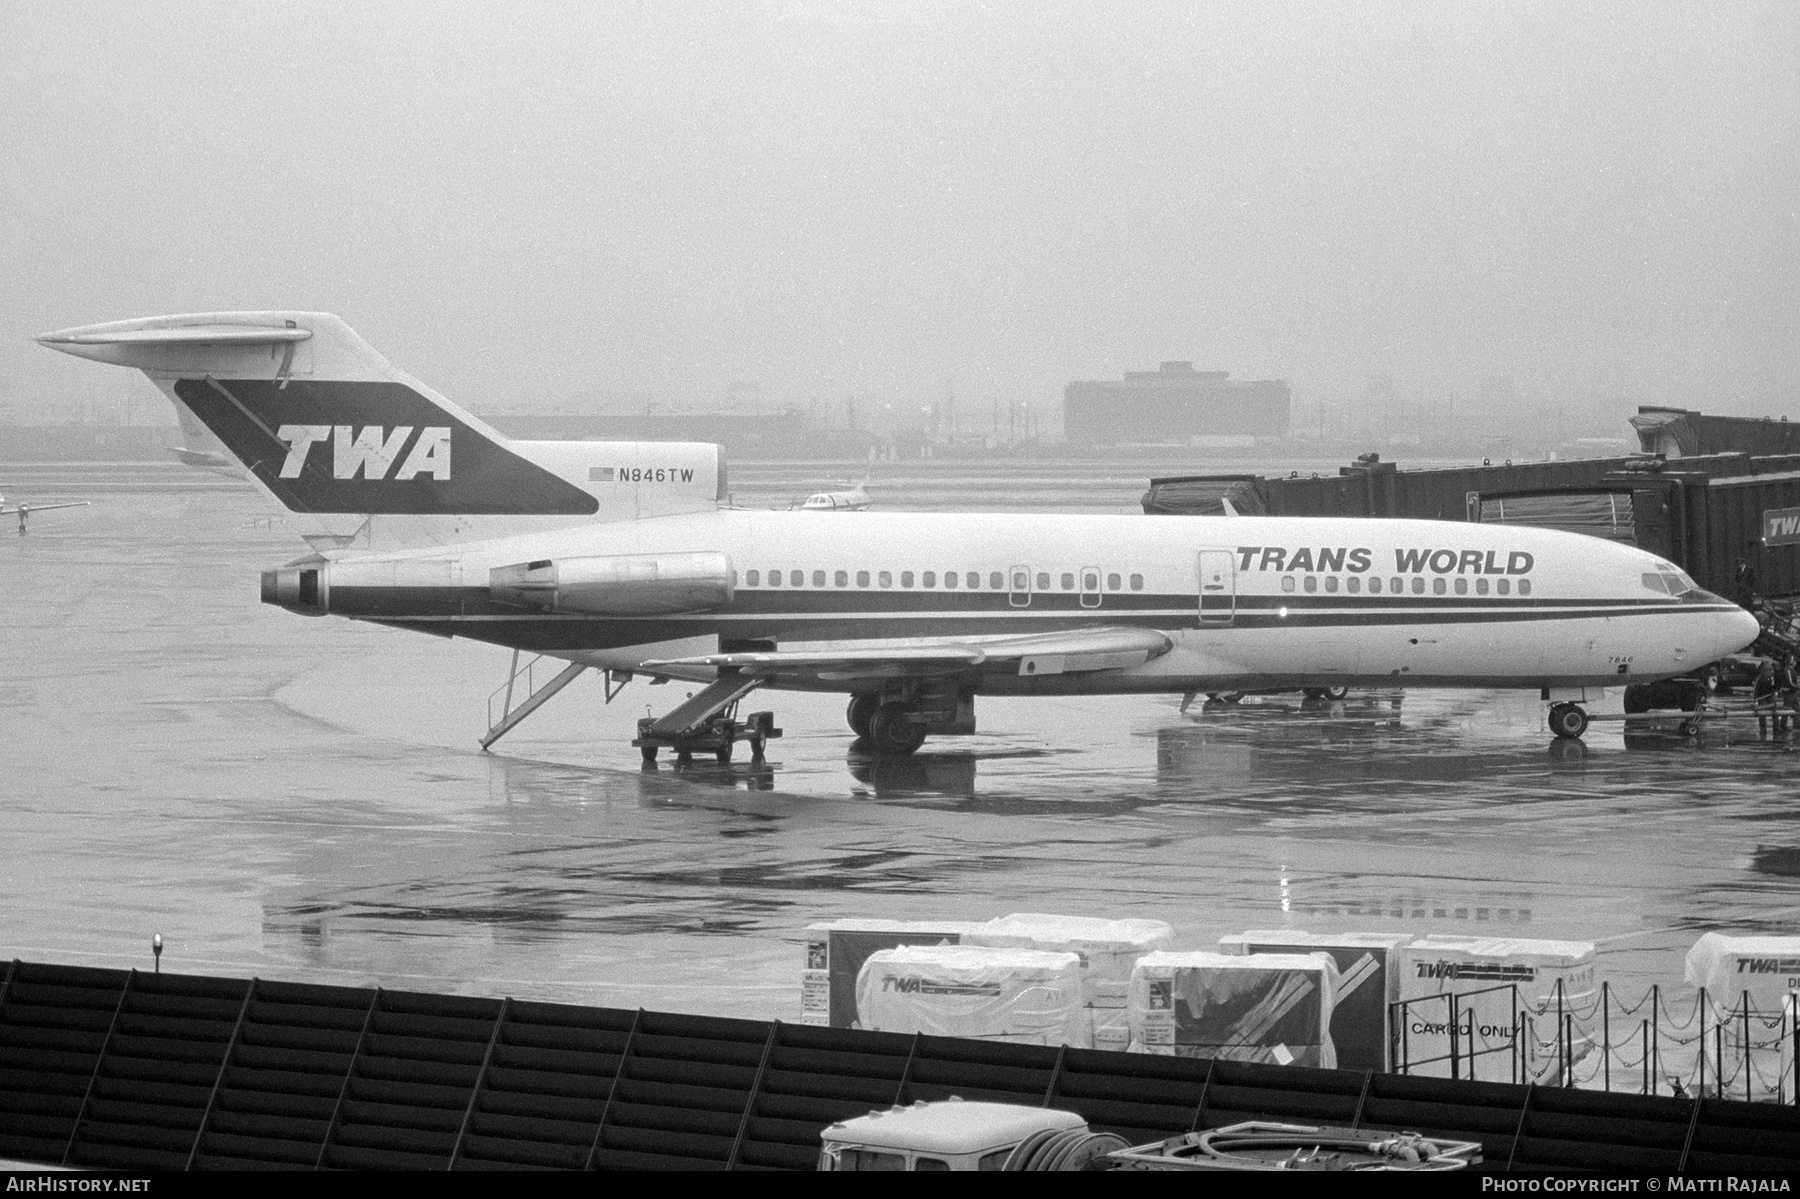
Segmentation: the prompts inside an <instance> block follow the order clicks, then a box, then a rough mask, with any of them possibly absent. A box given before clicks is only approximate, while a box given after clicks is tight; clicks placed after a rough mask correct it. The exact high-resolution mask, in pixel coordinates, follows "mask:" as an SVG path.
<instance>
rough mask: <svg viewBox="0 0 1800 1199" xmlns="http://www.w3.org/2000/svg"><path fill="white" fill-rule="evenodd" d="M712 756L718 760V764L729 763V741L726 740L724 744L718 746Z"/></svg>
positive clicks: (725, 764)
mask: <svg viewBox="0 0 1800 1199" xmlns="http://www.w3.org/2000/svg"><path fill="white" fill-rule="evenodd" d="M713 756H714V757H715V758H717V759H718V760H719V765H721V766H729V765H731V742H729V741H727V742H726V743H725V744H723V745H721V746H719V748H718V750H717V751H716V752H715V753H714V754H713Z"/></svg>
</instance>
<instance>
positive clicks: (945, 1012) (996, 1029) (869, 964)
mask: <svg viewBox="0 0 1800 1199" xmlns="http://www.w3.org/2000/svg"><path fill="white" fill-rule="evenodd" d="M856 1012H857V1018H858V1020H859V1021H860V1023H861V1024H862V1026H863V1027H864V1028H868V1029H874V1030H877V1031H880V1032H902V1033H907V1032H917V1033H924V1034H926V1035H927V1036H934V1037H974V1038H976V1039H978V1040H984V1041H1011V1042H1013V1043H1015V1044H1020V1045H1080V1044H1081V1043H1082V1042H1083V1040H1084V1039H1085V1036H1086V1019H1085V1013H1084V1012H1083V1010H1082V1006H1081V959H1080V958H1078V957H1076V956H1075V955H1074V954H1072V953H1044V952H1042V951H1040V950H1036V949H992V948H987V947H983V946H975V945H902V946H901V947H899V948H898V949H882V950H878V951H876V952H875V953H872V954H870V955H869V960H868V961H866V962H864V963H863V967H862V973H861V976H860V977H858V979H857V980H856Z"/></svg>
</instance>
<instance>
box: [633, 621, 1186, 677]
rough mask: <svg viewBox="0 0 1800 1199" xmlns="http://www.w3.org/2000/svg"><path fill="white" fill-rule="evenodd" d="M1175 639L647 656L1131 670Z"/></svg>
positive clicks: (1105, 632) (819, 669) (697, 663)
mask: <svg viewBox="0 0 1800 1199" xmlns="http://www.w3.org/2000/svg"><path fill="white" fill-rule="evenodd" d="M1173 644H1174V643H1173V642H1172V641H1170V639H1169V636H1168V634H1166V633H1159V632H1157V631H1156V630H1155V629H1123V628H1098V629H1075V630H1071V631H1068V632H1060V633H1029V634H1025V635H1023V636H1017V637H995V638H990V639H986V640H969V639H950V638H946V639H943V640H941V641H925V642H918V641H913V642H908V643H906V644H903V645H887V646H881V645H845V646H830V647H822V648H818V649H804V650H769V651H764V652H756V653H729V654H704V655H701V656H699V657H694V658H671V659H667V660H660V661H653V662H645V663H644V667H645V669H654V668H656V667H674V668H690V669H691V668H693V667H707V666H710V667H714V668H716V669H721V670H724V669H729V670H737V671H741V672H743V673H745V674H752V675H770V674H814V675H818V676H819V677H820V678H826V679H849V678H858V677H867V676H869V675H878V674H884V673H898V672H901V671H905V672H908V673H953V672H957V671H966V670H973V669H976V668H978V667H982V666H985V665H988V664H990V663H991V664H1006V663H1011V662H1017V663H1018V667H1017V669H1018V673H1020V674H1022V675H1034V676H1035V675H1044V674H1077V673H1082V672H1086V671H1095V670H1128V669H1130V668H1131V667H1133V666H1141V665H1143V664H1144V663H1145V662H1147V661H1149V660H1150V659H1151V658H1156V657H1160V656H1162V655H1163V654H1165V653H1167V652H1169V649H1170V648H1171V646H1172V645H1173Z"/></svg>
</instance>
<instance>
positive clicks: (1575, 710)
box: [1550, 704, 1588, 739]
mask: <svg viewBox="0 0 1800 1199" xmlns="http://www.w3.org/2000/svg"><path fill="white" fill-rule="evenodd" d="M1587 726H1588V718H1587V713H1586V712H1584V711H1582V710H1581V707H1580V705H1578V704H1552V705H1551V707H1550V731H1551V732H1553V733H1555V734H1556V735H1557V736H1558V737H1565V738H1571V739H1572V738H1575V737H1579V736H1581V734H1583V733H1585V732H1587Z"/></svg>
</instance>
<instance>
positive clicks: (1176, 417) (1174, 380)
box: [1063, 362, 1293, 446]
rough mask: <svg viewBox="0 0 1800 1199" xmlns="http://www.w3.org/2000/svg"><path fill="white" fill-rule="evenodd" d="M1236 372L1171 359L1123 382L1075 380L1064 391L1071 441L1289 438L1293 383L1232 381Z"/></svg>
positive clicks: (1224, 442) (1228, 442) (1222, 442)
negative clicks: (1231, 374) (1204, 368)
mask: <svg viewBox="0 0 1800 1199" xmlns="http://www.w3.org/2000/svg"><path fill="white" fill-rule="evenodd" d="M1228 373H1229V372H1227V371H1197V370H1195V369H1194V364H1193V363H1191V362H1165V363H1163V364H1162V366H1161V367H1159V368H1158V369H1156V370H1153V371H1128V372H1126V374H1125V378H1124V379H1123V380H1120V381H1116V382H1098V381H1096V382H1084V383H1071V384H1069V385H1068V387H1067V388H1065V389H1064V391H1063V430H1064V433H1065V435H1066V436H1067V438H1068V440H1069V443H1070V444H1071V445H1121V444H1131V443H1145V442H1171V441H1179V442H1183V443H1193V444H1198V445H1217V446H1247V445H1253V444H1255V442H1256V440H1257V439H1259V438H1270V437H1286V436H1287V435H1288V409H1289V406H1290V404H1291V403H1292V398H1293V397H1292V395H1291V394H1290V393H1289V391H1288V385H1287V383H1286V382H1285V381H1283V380H1280V379H1261V380H1256V381H1254V382H1249V381H1241V380H1232V379H1230V378H1228V377H1227V375H1228Z"/></svg>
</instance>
